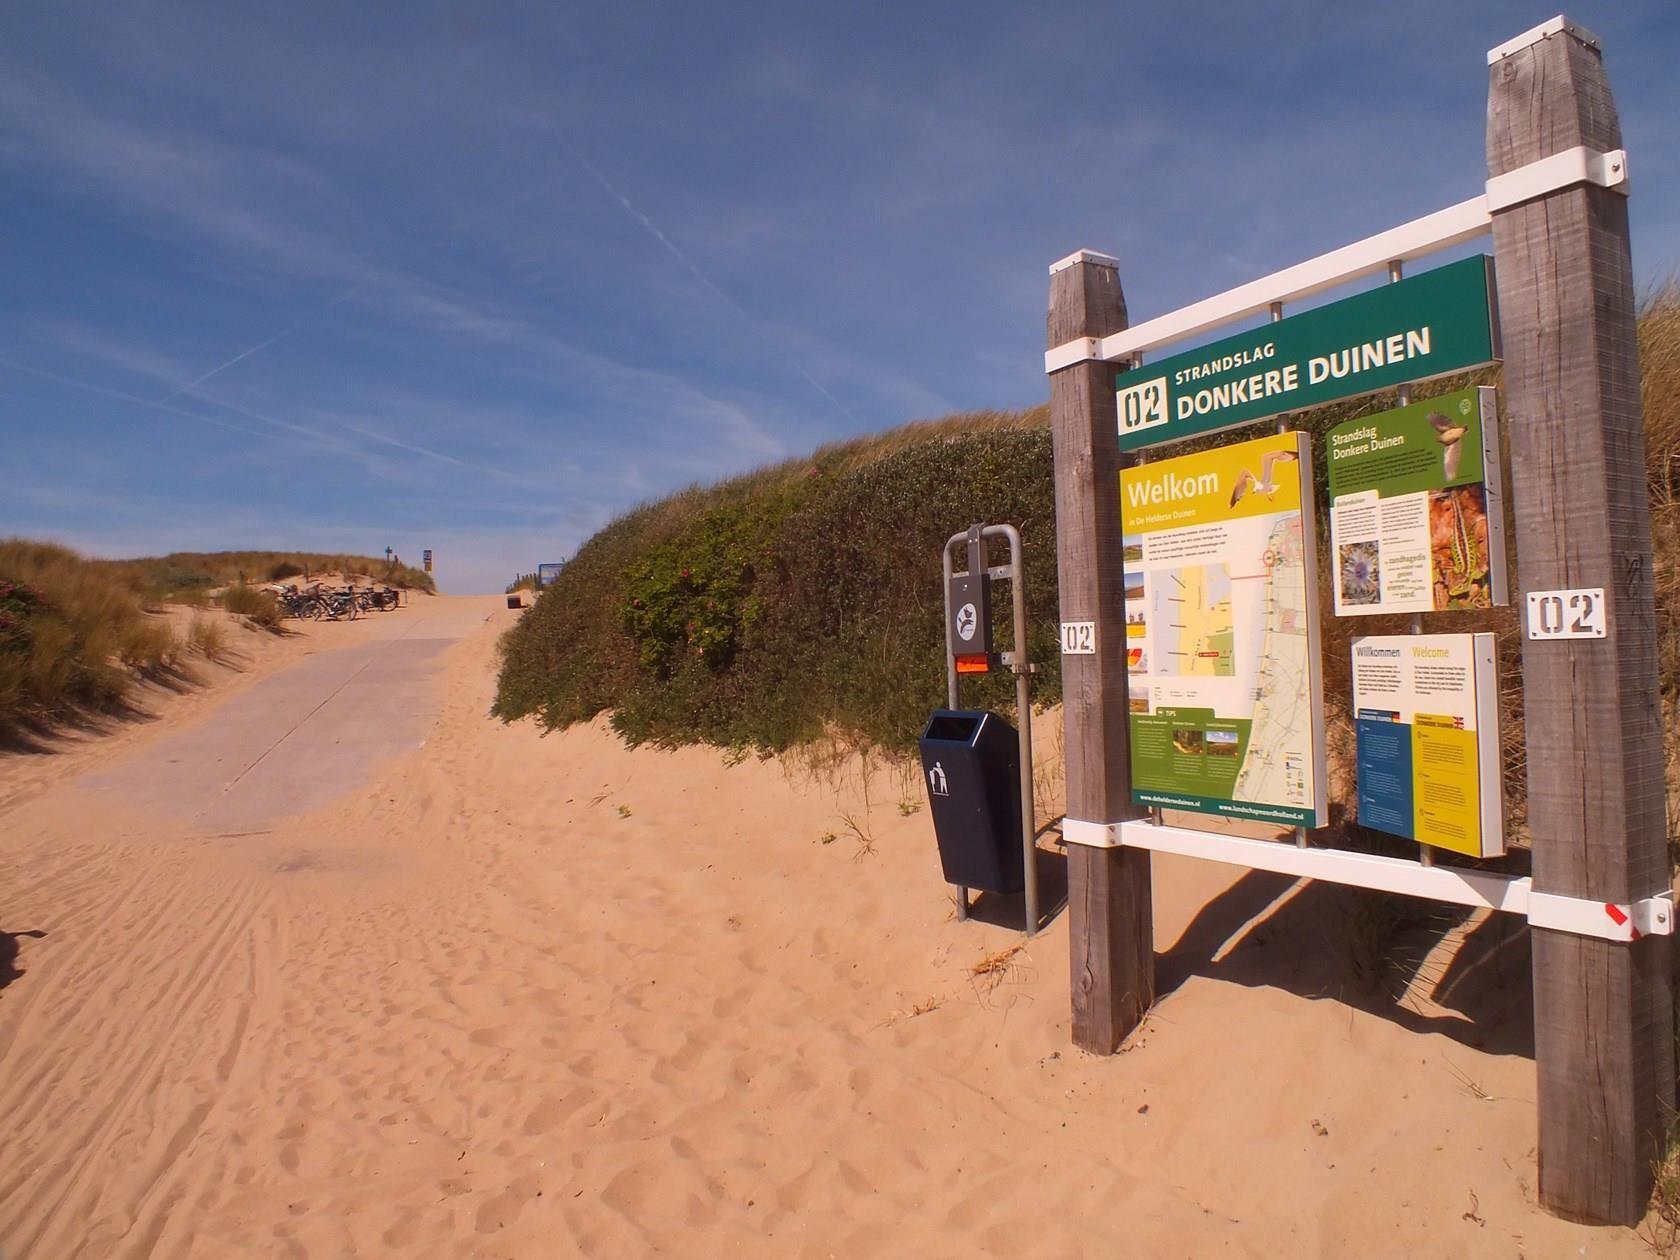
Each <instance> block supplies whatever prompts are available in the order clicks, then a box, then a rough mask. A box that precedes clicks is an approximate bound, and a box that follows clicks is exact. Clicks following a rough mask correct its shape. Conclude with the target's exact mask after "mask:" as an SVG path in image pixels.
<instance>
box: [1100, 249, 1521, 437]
mask: <svg viewBox="0 0 1680 1260" xmlns="http://www.w3.org/2000/svg"><path fill="white" fill-rule="evenodd" d="M1492 266H1493V263H1492V260H1491V259H1489V258H1486V257H1477V258H1466V259H1464V260H1463V261H1461V262H1455V263H1449V264H1447V265H1446V266H1445V267H1437V268H1436V269H1435V270H1433V271H1425V272H1422V273H1420V274H1419V275H1416V276H1412V277H1410V278H1409V279H1406V280H1400V281H1397V282H1395V283H1394V284H1387V285H1383V286H1382V287H1381V288H1377V289H1371V290H1369V291H1368V292H1365V293H1358V294H1355V295H1354V296H1353V297H1350V298H1344V299H1342V300H1341V301H1340V302H1331V303H1330V304H1329V305H1327V306H1320V307H1317V308H1315V309H1313V310H1310V311H1303V312H1302V313H1301V314H1299V315H1291V316H1290V317H1289V318H1288V319H1282V320H1279V321H1277V322H1276V323H1273V324H1268V325H1266V326H1265V327H1264V328H1257V329H1255V330H1253V331H1252V332H1246V333H1239V334H1238V335H1237V336H1235V337H1227V338H1225V339H1224V340H1223V341H1216V342H1214V343H1213V344H1212V345H1208V346H1203V347H1201V349H1199V350H1191V351H1189V352H1187V353H1185V354H1176V355H1173V356H1172V357H1171V358H1169V359H1162V360H1161V361H1160V362H1159V363H1147V364H1145V365H1143V366H1142V367H1138V368H1133V369H1131V370H1130V371H1127V372H1122V373H1121V374H1120V377H1119V379H1118V381H1117V382H1116V391H1117V400H1118V402H1119V407H1120V447H1121V449H1122V450H1136V449H1138V448H1139V447H1144V446H1154V445H1156V444H1158V443H1161V442H1176V441H1178V440H1179V439H1180V438H1187V437H1194V436H1195V435H1196V434H1198V433H1212V432H1214V431H1216V430H1219V429H1229V428H1231V427H1233V426H1235V425H1239V424H1250V423H1252V422H1254V421H1256V420H1265V419H1267V418H1268V417H1271V416H1275V415H1279V414H1281V413H1282V412H1285V411H1300V410H1302V409H1304V408H1307V407H1316V406H1318V405H1319V404H1320V403H1327V402H1334V401H1335V400H1336V399H1338V398H1353V397H1356V396H1358V395H1360V394H1369V393H1374V392H1375V391H1377V390H1379V389H1391V388H1393V387H1394V386H1396V385H1401V384H1405V383H1407V382H1410V381H1424V380H1429V379H1431V378H1432V377H1437V376H1445V375H1447V374H1448V373H1450V372H1460V371H1463V370H1464V369H1465V368H1470V367H1478V366H1480V365H1481V364H1484V363H1491V362H1492V361H1493V360H1495V359H1496V358H1498V357H1499V350H1498V345H1497V342H1496V340H1495V337H1494V327H1493V314H1492V312H1493V309H1494V307H1493V301H1492V298H1491V294H1492V292H1493V276H1492Z"/></svg>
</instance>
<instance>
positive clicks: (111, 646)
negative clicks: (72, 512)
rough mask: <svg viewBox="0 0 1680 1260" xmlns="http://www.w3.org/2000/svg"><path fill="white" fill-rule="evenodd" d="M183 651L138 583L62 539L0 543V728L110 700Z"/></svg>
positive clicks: (109, 704) (102, 707) (45, 720)
mask: <svg viewBox="0 0 1680 1260" xmlns="http://www.w3.org/2000/svg"><path fill="white" fill-rule="evenodd" d="M183 651H184V648H183V645H182V644H181V643H180V642H178V641H177V639H176V637H175V635H174V633H173V632H172V630H171V629H170V626H169V624H168V622H167V621H165V620H164V619H163V618H160V617H157V616H155V615H153V614H149V613H147V612H146V611H145V608H144V607H143V605H142V602H141V599H140V597H139V595H138V594H136V593H135V591H134V590H133V589H132V588H131V587H129V586H128V585H126V584H124V583H122V582H115V581H112V580H111V577H110V575H109V574H108V573H106V572H104V571H102V569H101V568H100V567H99V566H98V565H97V563H95V562H92V561H89V560H86V559H84V558H83V557H81V556H79V555H77V554H76V553H75V552H73V551H71V550H70V549H69V548H67V547H60V546H57V545H56V544H53V543H42V542H30V541H27V540H24V539H17V538H13V539H7V540H5V541H0V732H15V731H17V730H18V729H21V728H23V727H27V726H41V725H46V724H50V723H52V722H54V721H56V720H59V719H62V718H64V717H66V716H68V715H70V714H72V713H74V712H76V711H79V710H94V711H107V710H110V709H112V708H114V707H116V706H117V705H118V704H120V702H121V701H122V699H123V697H124V696H125V695H126V694H127V692H128V689H129V687H130V686H131V685H132V683H133V681H134V680H135V679H136V678H137V677H145V676H158V675H161V674H163V673H165V672H167V671H170V670H172V669H174V668H175V667H176V666H177V665H178V664H179V661H180V658H181V656H182V653H183Z"/></svg>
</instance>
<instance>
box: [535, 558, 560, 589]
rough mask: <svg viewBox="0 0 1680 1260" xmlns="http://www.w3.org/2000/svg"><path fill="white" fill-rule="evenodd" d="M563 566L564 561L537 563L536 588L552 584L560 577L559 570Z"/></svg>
mask: <svg viewBox="0 0 1680 1260" xmlns="http://www.w3.org/2000/svg"><path fill="white" fill-rule="evenodd" d="M565 567H566V566H565V564H564V562H562V563H560V564H539V565H538V566H537V589H538V590H541V589H542V588H543V587H545V586H553V585H554V583H555V581H556V580H557V579H558V578H559V577H560V570H561V569H564V568H565Z"/></svg>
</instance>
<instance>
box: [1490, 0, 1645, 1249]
mask: <svg viewBox="0 0 1680 1260" xmlns="http://www.w3.org/2000/svg"><path fill="white" fill-rule="evenodd" d="M1489 63H1490V80H1491V82H1490V87H1489V93H1488V129H1487V146H1488V173H1489V175H1490V176H1500V175H1504V174H1507V173H1508V172H1511V171H1514V170H1517V169H1518V168H1521V167H1525V166H1529V165H1530V164H1532V163H1534V162H1537V161H1539V160H1541V159H1543V158H1550V157H1552V156H1553V155H1557V154H1568V153H1569V152H1570V151H1571V150H1576V149H1578V148H1585V149H1586V150H1588V151H1589V152H1588V154H1587V155H1585V156H1586V157H1587V158H1588V160H1589V161H1590V160H1596V159H1595V158H1594V156H1593V155H1602V154H1607V153H1609V152H1610V151H1612V150H1616V149H1619V148H1620V147H1621V126H1620V123H1619V122H1618V120H1617V117H1616V107H1615V103H1614V101H1613V100H1612V99H1611V95H1610V86H1609V82H1608V80H1607V79H1606V77H1605V73H1604V63H1603V60H1602V55H1601V50H1600V48H1599V47H1598V43H1597V41H1596V40H1595V39H1594V38H1593V37H1592V36H1591V35H1589V34H1587V33H1586V32H1584V31H1581V30H1580V29H1579V28H1577V27H1575V26H1573V25H1572V24H1569V23H1566V22H1564V21H1562V19H1554V20H1553V21H1551V22H1548V23H1546V24H1544V25H1542V26H1540V27H1536V28H1535V29H1534V30H1533V31H1530V32H1529V33H1528V34H1527V35H1525V36H1522V37H1519V38H1518V39H1516V40H1513V41H1512V42H1511V43H1510V44H1506V45H1503V46H1502V47H1500V48H1498V49H1495V50H1494V52H1493V53H1491V54H1490V55H1489ZM1493 241H1494V258H1495V266H1496V269H1497V272H1498V283H1499V310H1500V318H1501V321H1502V325H1503V332H1504V347H1505V389H1506V398H1507V406H1508V409H1509V412H1510V425H1509V432H1510V444H1511V464H1512V495H1511V497H1512V500H1513V501H1514V504H1515V508H1516V522H1517V556H1518V578H1519V583H1520V585H1521V587H1522V589H1523V591H1524V592H1531V591H1540V590H1562V589H1579V588H1594V587H1602V588H1603V589H1604V593H1605V599H1606V604H1607V612H1608V619H1609V634H1608V636H1607V637H1605V638H1602V639H1573V640H1565V641H1559V642H1553V641H1539V642H1535V641H1529V642H1525V644H1524V651H1523V703H1524V708H1525V713H1526V723H1527V744H1528V794H1529V795H1528V817H1529V823H1530V825H1531V827H1532V828H1533V833H1534V889H1535V891H1536V892H1537V893H1552V894H1563V895H1567V896H1571V897H1579V898H1585V899H1589V900H1592V901H1602V902H1617V903H1628V902H1632V901H1636V900H1638V899H1639V898H1641V897H1647V896H1652V895H1655V894H1657V893H1660V892H1662V891H1663V890H1665V889H1667V888H1668V886H1669V879H1668V858H1667V853H1666V849H1665V844H1664V829H1663V821H1664V820H1663V766H1662V729H1661V719H1660V709H1659V703H1658V691H1657V664H1656V624H1655V622H1656V614H1655V603H1654V594H1653V588H1652V575H1651V527H1650V519H1649V516H1648V510H1647V503H1646V488H1645V486H1646V481H1645V478H1646V471H1645V443H1644V434H1643V428H1642V420H1641V408H1640V400H1639V361H1638V352H1637V345H1636V342H1635V329H1634V292H1633V275H1632V264H1631V261H1630V257H1629V250H1628V214H1627V198H1626V196H1625V195H1623V192H1621V191H1612V190H1610V189H1607V188H1604V187H1599V186H1597V185H1596V184H1593V183H1586V184H1580V183H1577V184H1575V185H1573V186H1571V187H1566V188H1563V189H1562V190H1560V191H1555V192H1548V193H1544V194H1543V195H1540V196H1536V197H1534V198H1533V199H1531V200H1528V201H1524V202H1522V203H1520V204H1517V205H1514V206H1511V207H1509V208H1506V209H1498V210H1496V211H1495V212H1494V214H1493ZM1670 946H1671V942H1670V941H1669V940H1668V939H1667V938H1665V937H1662V936H1647V937H1645V938H1643V939H1640V940H1636V941H1633V942H1632V943H1623V942H1616V941H1609V940H1603V939H1600V938H1598V937H1594V936H1582V935H1574V934H1572V933H1568V932H1562V931H1556V930H1552V929H1547V928H1540V927H1537V928H1535V929H1534V1026H1535V1027H1534V1039H1535V1060H1536V1066H1537V1069H1538V1076H1539V1108H1540V1116H1539V1122H1540V1126H1539V1127H1540V1200H1541V1203H1542V1204H1543V1205H1544V1206H1545V1207H1546V1208H1548V1209H1550V1210H1551V1211H1553V1212H1555V1213H1557V1214H1558V1215H1560V1216H1564V1217H1568V1218H1570V1219H1572V1220H1578V1221H1588V1222H1595V1223H1620V1224H1633V1223H1635V1222H1637V1221H1638V1220H1639V1219H1640V1217H1641V1216H1642V1215H1643V1214H1644V1211H1645V1207H1646V1202H1647V1198H1648V1196H1649V1193H1650V1189H1651V1173H1652V1160H1653V1159H1654V1158H1655V1156H1656V1155H1657V1153H1658V1151H1659V1149H1660V1140H1661V1136H1662V1132H1663V1127H1664V1123H1665V1121H1666V1119H1667V1117H1669V1116H1670V1115H1672V1113H1673V1104H1674V1022H1673V1017H1672V1010H1671V1004H1672V998H1671V995H1670V989H1669V967H1670V964H1669V949H1670Z"/></svg>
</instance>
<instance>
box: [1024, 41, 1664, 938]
mask: <svg viewBox="0 0 1680 1260" xmlns="http://www.w3.org/2000/svg"><path fill="white" fill-rule="evenodd" d="M1560 32H1567V33H1568V34H1570V35H1572V36H1574V37H1575V38H1577V39H1579V40H1581V41H1582V42H1583V43H1586V44H1589V45H1592V46H1594V47H1597V46H1598V39H1597V36H1595V35H1593V34H1592V33H1591V32H1590V31H1587V30H1585V29H1584V28H1582V27H1579V26H1576V25H1575V24H1574V23H1572V22H1569V21H1567V20H1566V19H1564V18H1553V19H1552V20H1551V21H1549V22H1543V23H1541V24H1540V25H1539V26H1536V27H1535V28H1534V29H1533V30H1530V31H1527V32H1525V33H1524V34H1522V35H1519V36H1518V37H1517V38H1516V39H1513V40H1510V41H1509V42H1507V43H1504V44H1501V45H1500V46H1499V47H1498V48H1495V49H1493V51H1491V52H1490V53H1488V64H1489V65H1493V64H1494V63H1495V62H1497V61H1498V60H1499V59H1500V58H1501V57H1506V56H1509V55H1510V54H1512V53H1514V52H1517V51H1519V50H1521V49H1523V48H1526V47H1528V46H1529V45H1530V44H1534V43H1536V42H1538V41H1539V40H1542V39H1546V38H1548V37H1550V36H1552V35H1556V34H1558V33H1560ZM1576 184H1596V185H1598V186H1599V187H1602V188H1609V189H1613V190H1615V191H1617V192H1620V193H1622V194H1623V195H1626V194H1627V191H1628V162H1627V152H1626V151H1625V150H1622V149H1616V150H1614V151H1612V152H1609V153H1600V152H1597V151H1596V150H1592V149H1588V148H1585V147H1580V148H1575V149H1570V150H1568V151H1567V152H1564V153H1558V154H1554V155H1552V156H1551V157H1548V158H1543V159H1541V160H1540V161H1538V162H1533V163H1530V164H1529V165H1527V166H1524V167H1520V168H1518V169H1517V170H1514V171H1511V172H1509V173H1508V174H1505V175H1500V176H1498V177H1496V178H1494V179H1490V180H1488V181H1487V185H1486V188H1485V189H1484V191H1483V192H1482V194H1481V195H1479V196H1476V197H1472V198H1470V199H1469V200H1468V201H1461V202H1459V203H1458V204H1457V205H1454V206H1448V207H1447V208H1446V209H1445V210H1437V211H1436V212H1435V213H1434V214H1428V215H1425V216H1423V217H1422V218H1421V219H1413V220H1412V221H1411V222H1410V223H1402V224H1401V225H1400V226H1399V227H1395V228H1390V229H1389V230H1388V231H1386V232H1379V233H1378V234H1377V235H1375V236H1368V237H1366V238H1365V239H1364V240H1361V241H1355V242H1354V243H1353V244H1351V245H1345V246H1343V247H1342V248H1341V249H1336V250H1331V251H1330V252H1329V253H1327V254H1320V255H1319V256H1318V257H1317V258H1309V259H1308V260H1307V261H1305V262H1302V263H1297V264H1296V265H1295V266H1293V267H1285V268H1284V269H1283V270H1282V271H1275V272H1273V273H1272V274H1271V275H1269V276H1263V277H1261V278H1260V279H1258V280H1252V281H1250V282H1249V283H1247V284H1242V285H1238V286H1237V287H1236V288H1234V289H1227V290H1226V291H1225V292H1224V293H1218V294H1215V295H1214V296H1213V297H1210V298H1204V299H1203V300H1202V301H1200V302H1193V303H1191V304H1190V305H1189V306H1184V307H1180V308H1179V309H1178V310H1176V311H1170V312H1168V313H1167V314H1165V315H1161V316H1158V317H1157V318H1155V319H1151V320H1146V321H1145V322H1144V323H1141V324H1138V325H1135V326H1134V327H1131V328H1127V329H1124V330H1123V331H1121V332H1117V333H1113V334H1111V335H1110V336H1107V337H1080V338H1076V339H1075V340H1073V341H1068V342H1064V343H1063V344H1062V345H1059V346H1057V347H1055V348H1054V349H1052V350H1050V351H1048V352H1047V353H1046V354H1045V356H1044V370H1045V371H1046V372H1047V373H1050V372H1059V371H1061V370H1062V369H1063V368H1068V367H1072V366H1073V365H1074V364H1076V363H1084V362H1089V361H1092V360H1102V361H1106V362H1111V363H1115V362H1123V363H1133V362H1138V361H1140V360H1141V357H1142V355H1143V354H1144V353H1145V352H1147V351H1150V350H1154V349H1157V348H1158V347H1160V346H1164V345H1171V344H1173V343H1175V342H1179V341H1184V340H1186V339H1188V338H1190V337H1194V336H1196V335H1198V334H1200V333H1204V332H1207V331H1209V330H1210V329H1214V328H1218V327H1220V326H1221V325H1224V324H1230V323H1234V322H1236V321H1237V320H1240V319H1246V318H1248V317H1249V316H1252V315H1258V314H1259V313H1261V312H1262V311H1270V312H1271V314H1272V317H1273V318H1274V319H1276V318H1278V317H1279V315H1280V314H1281V310H1282V304H1283V303H1286V302H1298V301H1300V300H1301V299H1303V298H1308V297H1312V296H1314V295H1315V294H1318V293H1323V292H1325V291H1327V290H1330V289H1334V288H1336V287H1337V286H1339V285H1343V284H1346V283H1348V282H1349V281H1351V280H1357V279H1360V278H1361V277H1364V276H1368V275H1373V274H1376V273H1378V272H1383V271H1387V272H1388V273H1389V274H1390V276H1391V277H1392V276H1394V275H1397V274H1398V264H1401V263H1404V262H1408V261H1410V260H1411V259H1414V258H1420V257H1424V256H1426V255H1428V254H1433V253H1437V252H1439V251H1440V250H1443V249H1447V248H1449V247H1451V246H1453V245H1458V244H1461V243H1462V242H1464V241H1468V240H1473V239H1474V238H1476V237H1478V236H1481V235H1483V234H1484V233H1487V232H1489V231H1491V230H1492V227H1493V218H1492V216H1493V213H1494V211H1496V210H1504V209H1507V208H1509V207H1511V206H1514V205H1519V204H1521V203H1522V202H1524V201H1529V200H1532V199H1533V198H1535V197H1540V196H1544V195H1545V194H1547V193H1551V192H1555V191H1557V190H1558V189H1561V188H1569V187H1572V186H1574V185H1576ZM1116 261H1117V260H1115V259H1114V258H1112V257H1110V256H1109V255H1107V254H1099V253H1096V252H1095V251H1093V250H1079V251H1078V252H1076V253H1073V254H1069V255H1068V256H1067V257H1066V258H1063V259H1061V260H1059V261H1057V262H1056V263H1054V264H1052V265H1051V267H1050V272H1051V274H1052V275H1054V274H1055V273H1056V272H1058V271H1061V270H1063V269H1065V268H1067V267H1071V266H1073V265H1074V264H1075V263H1078V262H1102V263H1109V264H1113V263H1115V262H1116ZM1062 838H1063V840H1064V841H1066V842H1067V843H1070V844H1084V845H1093V846H1096V847H1099V848H1114V847H1117V846H1125V847H1129V848H1138V849H1149V850H1153V851H1155V852H1160V853H1177V854H1180V855H1182V856H1185V857H1193V858H1203V859H1206V860H1207V861H1212V862H1226V863H1233V864H1235V865H1238V866H1246V867H1250V868H1252V869H1254V870H1262V871H1276V872H1278V873H1280V874H1284V875H1293V876H1296V877H1298V878H1306V879H1322V880H1327V881H1329V882H1332V883H1338V884H1350V885H1354V886H1356V887H1360V888H1374V889H1380V890H1383V891H1387V892H1394V893H1401V894H1404V895H1407V896H1413V897H1427V898H1431V899H1433V900H1437V901H1449V902H1454V903H1457V904H1458V905H1465V906H1474V907H1478V908H1481V909H1487V910H1499V911H1504V912H1507V913H1511V914H1522V915H1526V916H1527V918H1528V921H1529V923H1530V924H1532V925H1534V926H1535V927H1542V928H1551V929H1554V930H1557V931H1562V932H1572V933H1575V934H1577V935H1580V936H1597V937H1602V938H1604V939H1606V940H1613V941H1632V940H1637V939H1638V938H1639V937H1640V936H1642V935H1643V936H1649V935H1659V936H1669V935H1672V934H1673V933H1674V918H1675V899H1674V893H1673V891H1672V890H1669V889H1665V890H1663V891H1662V892H1659V893H1656V894H1654V895H1652V896H1649V897H1642V898H1639V899H1637V900H1635V901H1632V902H1626V903H1617V902H1598V901H1591V900H1588V899H1586V898H1581V897H1567V896H1561V895H1558V894H1556V893H1542V892H1536V891H1535V890H1534V888H1533V885H1532V883H1531V881H1530V879H1529V877H1528V876H1526V875H1522V876H1518V875H1507V874H1501V873H1499V872H1495V871H1480V870H1465V869H1460V868H1454V867H1450V866H1435V865H1433V864H1429V863H1424V862H1416V861H1412V860H1410V859H1407V858H1391V857H1379V856H1377V855H1375V854H1369V853H1353V852H1349V851H1347V850H1344V849H1316V848H1310V847H1303V846H1301V845H1299V844H1289V843H1285V842H1278V841H1270V840H1251V839H1245V838H1243V837H1240V836H1228V835H1221V834H1219V833H1216V832H1209V831H1197V830H1194V829H1192V828H1187V827H1172V826H1166V825H1164V824H1162V823H1159V822H1153V821H1150V820H1147V819H1139V820H1134V821H1127V822H1112V823H1099V822H1087V821H1084V820H1081V819H1077V818H1067V819H1064V820H1063V822H1062Z"/></svg>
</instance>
